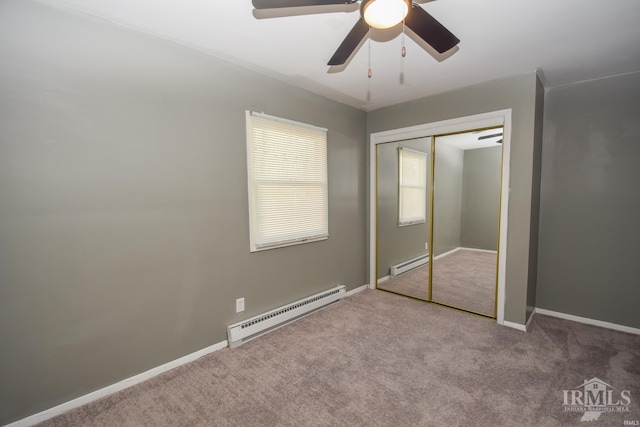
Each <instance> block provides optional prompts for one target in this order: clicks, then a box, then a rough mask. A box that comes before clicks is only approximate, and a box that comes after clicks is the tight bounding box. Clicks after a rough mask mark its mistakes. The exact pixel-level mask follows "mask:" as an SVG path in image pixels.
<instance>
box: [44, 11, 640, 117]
mask: <svg viewBox="0 0 640 427" xmlns="http://www.w3.org/2000/svg"><path fill="white" fill-rule="evenodd" d="M42 1H44V2H45V3H48V4H51V5H53V6H55V7H63V8H71V9H74V10H77V11H81V12H84V13H87V14H91V15H94V16H97V17H100V18H104V19H106V20H109V21H112V22H114V23H117V24H120V25H123V26H126V27H129V28H132V29H135V30H139V31H142V32H145V33H147V34H152V35H155V36H157V37H160V38H163V39H166V40H169V41H172V42H174V43H178V44H180V45H183V46H186V47H189V48H193V49H196V50H198V51H201V52H203V53H206V54H210V55H214V56H217V57H220V58H223V59H226V60H229V61H231V62H234V63H237V64H240V65H242V66H245V67H248V68H251V69H254V70H256V71H259V72H262V73H264V74H267V75H270V76H273V77H276V78H278V79H280V80H283V81H285V82H287V83H290V84H292V85H295V86H298V87H301V88H304V89H307V90H309V91H311V92H315V93H318V94H320V95H324V96H326V97H328V98H331V99H334V100H337V101H340V102H343V103H345V104H348V105H351V106H354V107H357V108H360V109H363V110H367V111H368V110H373V109H376V108H380V107H383V106H388V105H393V104H396V103H399V102H403V101H409V100H413V99H417V98H421V97H424V96H428V95H432V94H435V93H440V92H444V91H447V90H451V89H455V88H459V87H464V86H469V85H473V84H477V83H481V82H484V81H489V80H493V79H497V78H501V77H506V76H511V75H515V74H521V73H526V72H531V71H533V70H535V69H541V70H542V71H543V74H544V80H545V81H544V83H545V86H546V87H553V86H559V85H563V84H567V83H572V82H577V81H583V80H591V79H597V78H601V77H606V76H611V75H615V74H622V73H627V72H632V71H637V70H640V24H639V22H640V1H639V0H610V1H604V0H600V1H596V0H482V1H478V0H433V1H425V0H421V1H419V2H418V3H420V4H421V7H423V8H424V9H425V10H427V11H428V12H429V13H430V14H432V15H433V16H434V17H435V18H436V19H438V20H439V21H440V22H441V23H442V24H443V25H444V26H445V27H447V28H448V29H449V30H450V31H451V32H452V33H454V34H455V35H456V36H457V37H458V38H459V39H460V40H461V42H460V44H459V46H458V47H459V49H458V50H457V51H456V52H455V53H453V55H450V57H449V58H447V59H444V60H442V59H443V58H438V59H440V60H442V62H438V60H436V58H435V57H434V55H431V54H429V53H428V52H427V51H425V49H424V48H423V47H421V46H419V45H418V44H416V43H415V42H414V41H413V40H412V39H411V38H410V37H406V38H405V39H406V46H407V56H406V58H404V59H402V57H401V54H400V51H401V38H402V35H401V31H400V26H398V27H395V28H391V29H389V30H375V31H372V33H371V38H372V41H371V44H370V51H371V68H372V70H373V77H372V78H371V79H369V78H367V69H368V51H369V45H368V44H367V42H365V44H364V45H363V46H362V47H361V48H360V49H359V51H358V52H356V54H355V55H353V57H352V58H351V61H350V62H349V63H348V65H347V67H346V68H344V69H342V70H340V69H332V68H330V67H328V66H327V65H326V63H327V61H328V60H329V58H330V57H331V56H332V55H333V53H334V52H335V50H336V49H337V47H338V46H339V45H340V43H341V42H342V40H343V38H344V37H345V36H346V34H347V33H348V32H349V31H350V29H351V27H352V26H353V25H354V24H355V22H356V21H357V20H358V17H359V11H358V9H357V5H352V6H338V7H333V6H330V7H324V11H327V10H328V11H334V12H333V13H319V14H312V15H309V14H304V15H294V16H286V17H272V18H261V19H258V18H256V17H255V16H254V13H253V12H254V11H253V6H252V4H251V0H181V1H175V0H172V1H169V0H110V1H104V0H42ZM338 9H339V10H343V11H348V12H343V11H338V12H335V10H338ZM322 10H323V8H318V7H314V8H311V9H309V8H307V9H306V11H307V12H309V11H313V12H317V11H322ZM293 12H295V13H301V12H305V9H304V8H303V9H300V8H298V9H297V10H294V11H293ZM263 14H264V15H268V13H263Z"/></svg>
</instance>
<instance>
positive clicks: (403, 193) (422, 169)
mask: <svg viewBox="0 0 640 427" xmlns="http://www.w3.org/2000/svg"><path fill="white" fill-rule="evenodd" d="M398 158H399V162H398V163H399V165H398V183H399V191H398V225H399V226H401V227H402V226H405V225H411V224H418V223H422V222H425V221H426V220H427V154H426V153H422V152H420V151H414V150H411V149H408V148H405V147H400V148H399V149H398Z"/></svg>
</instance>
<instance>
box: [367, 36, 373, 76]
mask: <svg viewBox="0 0 640 427" xmlns="http://www.w3.org/2000/svg"><path fill="white" fill-rule="evenodd" d="M368 43H369V71H368V72H367V76H369V78H371V76H372V75H373V73H372V72H371V27H369V40H368Z"/></svg>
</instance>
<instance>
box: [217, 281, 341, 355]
mask: <svg viewBox="0 0 640 427" xmlns="http://www.w3.org/2000/svg"><path fill="white" fill-rule="evenodd" d="M346 291H347V290H346V287H345V286H344V285H340V286H336V287H335V288H331V289H328V290H326V291H324V292H320V293H318V294H315V295H312V296H310V297H307V298H304V299H301V300H300V301H296V302H292V303H291V304H287V305H284V306H282V307H280V308H276V309H275V310H271V311H267V312H266V313H263V314H260V315H258V316H255V317H252V318H250V319H247V320H243V321H242V322H239V323H236V324H234V325H230V326H227V338H228V340H229V347H231V348H233V347H237V346H238V345H240V344H242V343H244V342H247V341H249V340H251V339H253V338H256V337H258V336H260V335H263V334H265V333H267V332H269V331H271V330H273V329H276V328H278V327H280V326H283V325H285V324H287V323H290V322H292V321H294V320H296V319H298V318H299V317H302V316H305V315H307V314H309V313H311V312H313V311H315V310H318V309H320V308H322V307H324V306H326V305H328V304H331V303H333V302H336V301H338V300H339V299H341V298H342V297H344V295H345V294H346Z"/></svg>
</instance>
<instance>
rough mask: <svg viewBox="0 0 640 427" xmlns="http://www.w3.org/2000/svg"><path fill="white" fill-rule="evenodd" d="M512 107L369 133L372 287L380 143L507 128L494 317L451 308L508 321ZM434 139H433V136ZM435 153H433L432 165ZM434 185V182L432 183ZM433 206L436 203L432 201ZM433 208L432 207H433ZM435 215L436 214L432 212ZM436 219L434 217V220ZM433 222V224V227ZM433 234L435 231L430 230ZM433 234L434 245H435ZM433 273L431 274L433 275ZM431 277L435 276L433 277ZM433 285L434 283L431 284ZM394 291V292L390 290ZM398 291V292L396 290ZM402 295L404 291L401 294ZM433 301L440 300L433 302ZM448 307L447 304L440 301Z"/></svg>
mask: <svg viewBox="0 0 640 427" xmlns="http://www.w3.org/2000/svg"><path fill="white" fill-rule="evenodd" d="M511 121H512V109H511V108H507V109H503V110H495V111H489V112H485V113H479V114H472V115H469V116H459V117H455V118H451V119H445V120H440V121H433V122H425V123H422V124H417V125H412V126H406V127H400V128H394V129H388V130H382V131H376V132H371V133H370V134H369V165H370V167H369V183H370V186H369V218H370V221H369V235H370V236H375V237H374V238H371V239H370V240H369V275H368V276H369V284H368V287H369V289H377V288H378V283H377V269H378V243H379V242H378V233H377V232H378V217H377V209H378V188H377V187H378V185H377V184H378V183H377V178H378V177H377V172H378V167H377V163H378V161H377V155H378V150H377V146H378V145H379V144H384V143H387V142H397V141H402V140H410V139H417V138H435V137H436V136H444V135H452V134H458V133H466V132H470V131H474V130H476V129H494V128H499V127H502V128H503V134H504V136H503V140H504V143H503V149H502V162H501V182H500V186H501V190H500V191H501V192H500V212H499V221H500V222H499V229H498V235H499V236H498V257H497V258H498V260H497V264H498V269H497V274H496V282H497V286H496V298H495V301H494V316H493V317H492V316H488V315H486V314H482V313H474V312H472V311H469V310H464V309H459V308H456V307H450V308H452V309H457V310H460V311H465V312H469V313H471V314H474V315H478V316H480V317H483V318H495V321H496V322H497V323H498V324H500V325H503V324H505V323H506V321H505V319H504V316H505V312H506V308H507V305H506V286H507V283H506V277H505V276H506V268H507V255H506V254H507V252H506V251H507V246H506V244H507V229H508V218H509V216H508V213H509V212H508V211H509V203H508V201H509V194H508V189H509V186H510V185H509V181H510V163H509V159H510V156H511V134H512V123H511ZM432 141H433V139H432ZM432 145H433V143H432ZM434 159H435V155H433V154H432V164H431V168H432V170H433V169H434V168H433V161H434ZM431 186H433V182H432V184H431ZM431 206H433V202H432V201H431ZM430 210H431V207H430ZM431 216H432V215H431ZM430 221H432V219H430ZM431 226H432V224H430V227H431ZM430 234H431V236H433V232H431V233H430ZM431 236H430V240H429V241H430V244H431V245H432V244H433V241H432V237H431ZM432 252H433V251H430V254H429V255H430V259H429V264H430V265H432V264H433V260H432V257H433V255H432ZM431 273H432V272H430V276H431ZM429 280H431V278H430V279H429ZM430 286H431V285H430ZM389 292H391V291H389ZM396 293H398V292H396ZM401 295H402V294H401ZM406 296H407V297H410V298H414V299H418V300H420V301H426V300H425V299H424V298H416V297H412V296H410V295H406ZM430 302H432V303H433V304H438V303H436V302H433V301H430ZM438 305H442V306H445V307H448V306H447V305H446V304H438Z"/></svg>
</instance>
